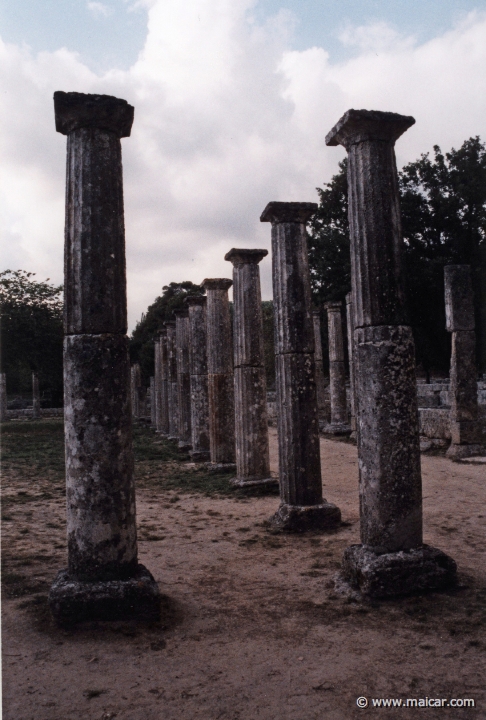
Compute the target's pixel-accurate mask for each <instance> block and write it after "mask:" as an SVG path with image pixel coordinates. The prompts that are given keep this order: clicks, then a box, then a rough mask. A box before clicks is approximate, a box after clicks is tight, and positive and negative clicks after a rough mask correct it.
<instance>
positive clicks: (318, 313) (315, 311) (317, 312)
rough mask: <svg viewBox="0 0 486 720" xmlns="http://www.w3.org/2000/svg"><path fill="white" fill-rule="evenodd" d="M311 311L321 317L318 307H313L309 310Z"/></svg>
mask: <svg viewBox="0 0 486 720" xmlns="http://www.w3.org/2000/svg"><path fill="white" fill-rule="evenodd" d="M311 312H312V314H313V315H317V317H319V318H320V317H321V310H320V308H317V307H313V308H312V310H311Z"/></svg>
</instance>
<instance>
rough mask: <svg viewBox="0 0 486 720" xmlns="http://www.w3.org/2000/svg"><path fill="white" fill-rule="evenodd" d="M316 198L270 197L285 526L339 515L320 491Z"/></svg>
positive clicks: (278, 517) (326, 521) (321, 524)
mask: <svg viewBox="0 0 486 720" xmlns="http://www.w3.org/2000/svg"><path fill="white" fill-rule="evenodd" d="M316 210H317V205H316V204H315V203H296V202H271V203H269V204H268V205H267V207H266V208H265V210H264V211H263V214H262V216H261V218H260V220H261V222H270V223H272V273H273V305H274V313H275V359H276V363H275V368H276V388H277V393H276V395H277V422H278V446H279V475H280V499H281V504H280V507H279V509H278V510H277V512H276V513H275V515H274V516H273V518H272V519H271V523H272V524H273V526H274V527H276V528H278V529H281V530H284V531H288V532H302V531H305V530H308V529H328V528H332V527H336V526H337V525H339V524H340V522H341V512H340V510H339V508H338V507H336V506H335V505H331V504H330V503H327V502H326V501H325V500H324V499H323V497H322V480H321V459H320V449H319V423H318V413H317V390H316V380H315V362H314V348H315V345H314V324H313V320H312V312H311V291H310V274H309V260H308V252H307V237H306V229H305V224H306V222H307V220H308V219H309V218H310V216H311V215H313V214H314V213H315V211H316Z"/></svg>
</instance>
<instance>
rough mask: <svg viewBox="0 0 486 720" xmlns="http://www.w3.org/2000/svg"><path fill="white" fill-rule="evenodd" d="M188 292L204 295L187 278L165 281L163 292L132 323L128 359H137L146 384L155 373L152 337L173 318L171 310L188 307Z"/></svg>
mask: <svg viewBox="0 0 486 720" xmlns="http://www.w3.org/2000/svg"><path fill="white" fill-rule="evenodd" d="M188 295H205V291H204V289H203V288H202V287H201V286H200V285H195V284H194V283H192V282H190V281H189V280H185V281H184V282H180V283H175V282H171V283H170V284H169V285H164V287H163V288H162V295H160V296H159V297H158V298H156V299H155V301H154V302H153V303H152V305H150V306H149V307H148V309H147V312H146V313H144V314H143V315H142V317H141V319H140V321H139V322H138V323H137V324H136V326H135V329H134V331H133V333H132V336H131V338H130V360H131V362H132V363H135V362H138V363H140V370H141V373H142V379H143V382H144V384H145V385H148V381H149V378H150V377H152V376H153V374H154V337H155V335H156V334H157V333H158V331H159V330H162V329H163V327H164V322H169V321H171V320H174V319H175V316H174V310H178V309H179V308H185V307H187V306H186V305H185V303H184V300H185V298H186V297H187V296H188Z"/></svg>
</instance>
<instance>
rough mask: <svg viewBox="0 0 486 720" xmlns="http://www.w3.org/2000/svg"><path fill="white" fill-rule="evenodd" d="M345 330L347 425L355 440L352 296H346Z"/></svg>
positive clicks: (350, 294) (349, 294)
mask: <svg viewBox="0 0 486 720" xmlns="http://www.w3.org/2000/svg"><path fill="white" fill-rule="evenodd" d="M346 328H347V336H348V358H349V401H350V403H349V404H350V418H349V425H350V427H351V435H350V437H351V438H352V439H354V438H356V398H355V380H354V366H355V360H354V353H355V351H354V316H353V294H352V293H348V294H347V295H346Z"/></svg>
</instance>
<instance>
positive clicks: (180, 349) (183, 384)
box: [174, 309, 192, 450]
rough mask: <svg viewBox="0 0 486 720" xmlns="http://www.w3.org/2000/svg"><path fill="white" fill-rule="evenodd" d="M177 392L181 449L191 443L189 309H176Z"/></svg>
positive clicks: (188, 446) (186, 447) (188, 448)
mask: <svg viewBox="0 0 486 720" xmlns="http://www.w3.org/2000/svg"><path fill="white" fill-rule="evenodd" d="M174 315H175V318H176V356H177V392H178V400H179V432H178V436H179V443H178V446H179V448H180V449H181V450H190V449H191V447H192V445H191V378H190V374H189V311H188V310H186V309H183V310H176V311H175V312H174Z"/></svg>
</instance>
